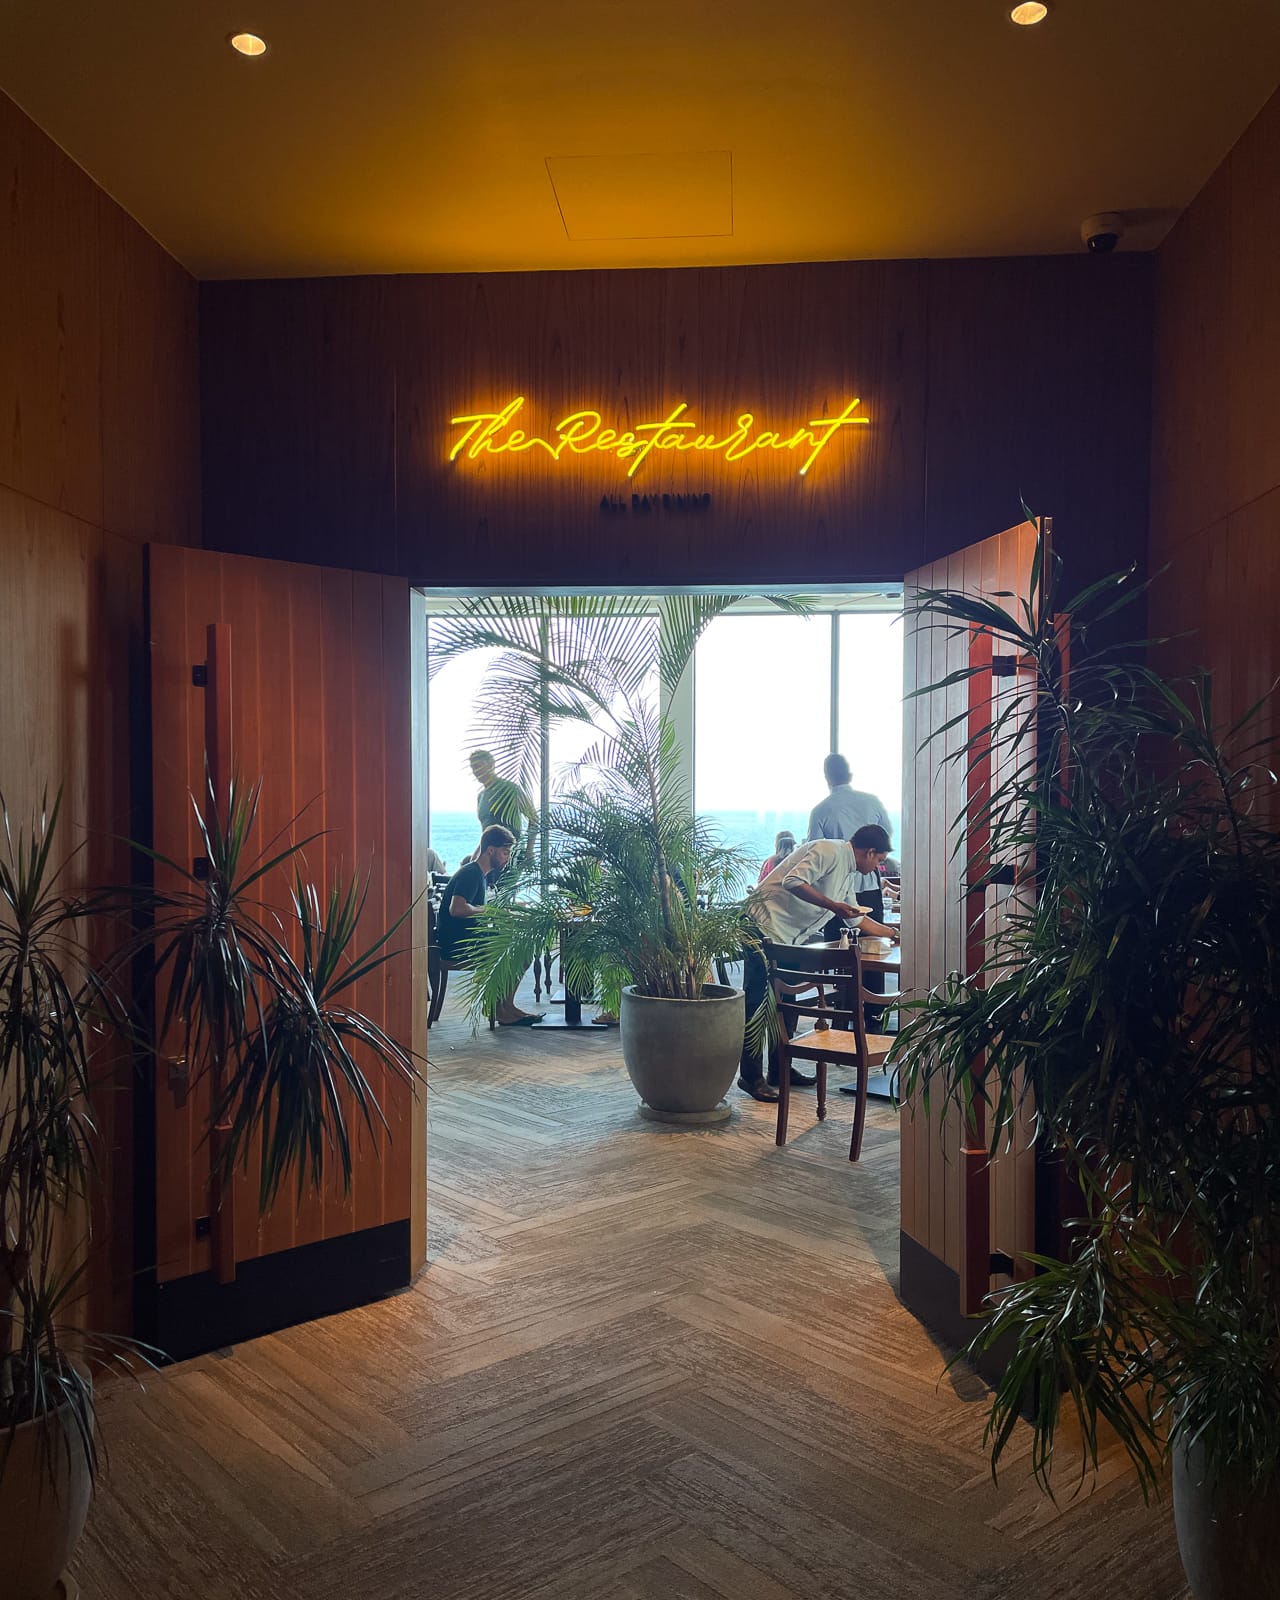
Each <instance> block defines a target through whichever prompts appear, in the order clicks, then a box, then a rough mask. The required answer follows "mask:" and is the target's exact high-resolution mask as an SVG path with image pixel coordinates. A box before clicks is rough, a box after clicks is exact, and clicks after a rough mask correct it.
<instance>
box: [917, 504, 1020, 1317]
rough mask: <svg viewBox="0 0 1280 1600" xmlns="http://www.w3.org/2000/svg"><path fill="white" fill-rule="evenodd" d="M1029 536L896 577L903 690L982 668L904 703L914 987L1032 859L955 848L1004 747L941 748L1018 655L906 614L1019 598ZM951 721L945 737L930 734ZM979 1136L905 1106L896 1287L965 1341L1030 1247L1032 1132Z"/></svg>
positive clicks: (993, 708)
mask: <svg viewBox="0 0 1280 1600" xmlns="http://www.w3.org/2000/svg"><path fill="white" fill-rule="evenodd" d="M1035 545H1036V528H1035V526H1034V525H1033V524H1032V523H1029V522H1025V523H1021V524H1019V525H1018V526H1017V527H1014V528H1009V529H1007V530H1006V531H1005V532H1003V533H998V534H996V535H994V536H993V537H992V538H990V539H984V540H983V541H982V542H981V543H980V544H976V545H972V546H970V547H969V548H968V549H966V550H961V551H958V552H957V553H956V554H955V555H952V556H949V557H947V558H946V559H945V560H942V561H937V562H934V563H932V564H931V565H930V566H927V567H922V568H920V569H919V570H918V571H916V572H912V573H909V574H908V575H907V578H906V585H905V588H906V594H905V601H906V604H907V607H908V615H907V634H906V640H905V647H904V678H905V685H904V686H905V690H906V693H907V694H908V695H910V694H911V693H912V692H913V691H915V690H916V689H918V688H922V687H924V686H926V685H928V684H931V683H939V682H941V681H942V680H943V679H944V678H946V677H947V676H948V675H949V674H950V673H952V672H955V671H957V670H959V669H961V668H964V667H968V666H976V667H978V668H979V669H980V671H979V674H978V676H976V677H974V678H971V679H970V680H969V681H968V682H960V683H957V684H952V685H950V686H949V687H947V688H946V689H943V690H939V691H938V692H936V693H934V694H931V695H922V696H921V697H920V698H918V699H907V700H906V701H905V703H904V710H905V727H904V737H903V755H904V760H905V764H906V771H905V776H904V782H903V808H902V863H903V897H902V987H903V990H904V991H910V992H912V993H914V994H917V995H920V994H927V993H928V992H929V991H930V990H931V989H933V988H935V987H936V986H937V985H938V984H940V983H941V982H942V981H943V980H944V978H945V977H946V975H947V973H948V972H955V971H962V972H971V971H975V970H976V968H977V965H978V963H979V962H980V961H981V959H982V938H983V933H984V930H985V931H991V930H992V929H993V926H994V925H995V923H996V922H997V921H998V919H999V918H1000V917H1001V916H1002V915H1003V913H1004V911H1005V909H1006V908H1007V905H1008V901H1009V897H1010V896H1012V895H1021V894H1025V893H1027V892H1029V891H1028V889H1027V887H1026V886H1025V884H1024V883H1023V882H1021V881H1020V882H1019V884H1018V885H1016V886H1015V885H1013V884H1011V883H1009V882H1008V881H1007V880H1008V879H1009V878H1010V877H1011V876H1013V875H1014V871H1013V869H1015V868H1016V869H1018V870H1017V876H1018V878H1019V879H1020V880H1022V879H1023V877H1024V873H1025V871H1026V869H1027V866H1028V864H1027V863H1007V862H1001V863H995V862H992V861H991V860H990V857H989V855H987V854H984V849H985V842H986V841H985V839H984V837H983V834H982V830H981V828H977V829H976V830H972V831H969V832H967V834H966V837H965V838H964V840H963V841H962V842H961V845H960V848H959V849H957V848H956V844H957V834H956V831H955V828H954V824H955V820H956V819H957V818H958V817H960V816H961V815H962V813H965V812H966V811H967V810H968V809H969V808H970V807H973V806H976V805H977V803H978V802H980V800H981V799H982V798H983V790H984V789H985V788H986V787H987V786H988V785H989V784H990V783H992V782H998V781H999V778H1000V774H999V772H998V771H997V770H994V765H995V763H996V762H998V761H999V760H1000V759H1001V757H1000V755H999V754H998V753H997V754H995V755H994V756H991V757H989V758H988V760H987V762H986V764H985V766H984V764H983V762H982V761H981V760H979V761H978V762H976V763H975V762H972V761H969V762H965V763H960V762H955V761H950V762H949V761H947V759H946V758H947V756H948V755H952V754H954V753H955V752H956V751H957V750H960V749H962V748H963V747H964V746H965V744H966V742H967V741H968V740H969V739H970V738H971V737H973V736H980V735H981V732H982V730H983V728H989V727H990V726H991V723H992V719H993V717H995V716H998V715H999V712H1000V709H1001V707H1002V704H1003V703H1004V702H1005V700H1006V698H1007V697H1008V696H1011V695H1018V696H1020V695H1025V694H1028V693H1030V692H1032V687H1031V685H1030V684H1029V683H1028V681H1027V679H1026V677H1025V675H1024V674H1023V673H1022V672H1021V670H1020V668H1021V664H1020V663H1019V662H1017V661H1016V660H1014V659H1013V658H1012V657H1002V656H1001V655H1000V647H999V644H998V642H997V644H996V645H995V652H994V656H993V649H992V641H991V639H990V638H989V637H983V636H981V635H977V634H973V633H970V634H969V635H967V636H966V634H965V633H964V632H963V631H961V632H953V631H952V630H950V629H947V628H943V627H939V626H937V625H936V624H934V625H932V626H931V625H930V619H924V620H923V621H921V622H917V621H916V620H914V619H913V618H912V617H911V615H910V610H909V608H910V602H911V595H912V593H913V591H918V590H920V589H958V590H964V591H966V592H968V593H971V594H977V595H994V594H997V593H1001V592H1004V593H1010V594H1012V595H1014V596H1017V597H1022V596H1024V595H1025V594H1026V593H1027V591H1028V587H1029V585H1030V580H1031V568H1032V561H1033V558H1034V555H1035ZM1002 603H1003V604H1004V605H1006V606H1010V605H1011V602H1009V601H1003V602H1002ZM966 713H967V714H966ZM948 723H950V724H951V726H950V727H949V728H948V730H947V732H946V733H945V734H942V735H940V736H939V737H938V738H936V739H932V740H931V739H930V737H929V736H930V734H931V733H932V732H933V730H934V729H940V728H943V727H944V726H945V725H946V724H948ZM1006 759H1007V757H1006ZM966 769H967V770H966ZM969 868H971V869H972V870H967V869H969ZM966 880H970V881H966ZM988 1138H989V1136H988V1131H987V1129H986V1127H985V1125H984V1124H983V1122H982V1121H981V1118H979V1119H978V1121H977V1122H976V1123H975V1124H974V1125H972V1126H970V1127H968V1128H964V1127H962V1125H961V1120H960V1116H959V1114H958V1113H957V1112H955V1111H952V1112H950V1113H949V1114H948V1115H947V1117H946V1118H945V1119H943V1118H941V1116H940V1108H939V1107H938V1106H937V1105H936V1104H935V1105H934V1106H933V1107H931V1109H930V1110H929V1111H928V1112H926V1111H925V1109H924V1107H923V1105H921V1104H919V1103H912V1104H909V1105H907V1106H904V1108H903V1112H902V1233H901V1268H902V1271H901V1285H900V1292H901V1295H902V1299H903V1301H904V1303H905V1304H906V1305H907V1306H908V1307H909V1308H910V1309H911V1310H912V1311H914V1312H915V1313H916V1315H917V1316H919V1317H920V1318H921V1320H922V1321H924V1322H926V1323H928V1324H929V1325H930V1326H931V1327H934V1328H936V1329H937V1330H938V1331H939V1332H940V1333H942V1334H943V1335H944V1336H946V1337H947V1338H948V1339H949V1340H950V1341H951V1342H952V1343H955V1344H960V1343H963V1342H964V1341H965V1340H967V1338H968V1337H969V1335H970V1333H971V1332H972V1327H971V1325H969V1326H967V1325H966V1319H968V1318H970V1317H973V1316H975V1315H977V1314H978V1313H979V1312H980V1310H981V1309H982V1304H983V1301H984V1300H985V1298H986V1296H987V1295H988V1293H989V1292H990V1290H991V1289H992V1288H993V1287H995V1286H996V1285H997V1284H999V1283H1000V1282H1007V1281H1008V1280H1009V1279H1010V1278H1011V1277H1025V1276H1028V1275H1029V1274H1030V1272H1031V1270H1032V1268H1031V1264H1030V1262H1029V1261H1028V1260H1027V1253H1028V1252H1029V1251H1034V1250H1035V1248H1036V1167H1035V1151H1034V1148H1033V1147H1032V1146H1031V1145H1030V1142H1029V1139H1028V1130H1027V1128H1026V1127H1025V1126H1021V1125H1020V1126H1019V1127H1017V1128H1016V1129H1015V1130H1014V1132H1013V1137H1012V1139H1011V1141H1010V1142H1009V1145H1008V1148H1007V1149H1002V1150H1001V1152H1000V1153H999V1154H998V1155H997V1157H996V1158H995V1159H994V1160H989V1159H988V1154H987V1150H988Z"/></svg>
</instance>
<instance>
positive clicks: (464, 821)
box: [430, 609, 902, 870]
mask: <svg viewBox="0 0 1280 1600" xmlns="http://www.w3.org/2000/svg"><path fill="white" fill-rule="evenodd" d="M495 653H496V652H494V651H488V650H483V651H476V652H474V653H472V654H470V655H467V656H462V657H459V658H458V659H456V660H454V661H452V662H450V663H449V664H448V666H446V667H444V668H443V669H442V670H441V671H440V672H439V673H438V674H437V675H436V676H435V677H434V678H433V679H432V681H431V698H430V804H431V819H430V828H431V843H432V845H433V846H434V848H435V849H436V850H437V851H439V853H440V854H441V855H442V856H443V857H444V858H445V861H446V862H447V864H448V866H449V868H450V870H452V869H453V868H455V867H456V866H457V865H458V862H459V861H460V859H461V857H462V856H463V855H464V854H466V853H468V852H469V851H471V850H473V849H474V848H475V845H476V841H477V838H478V835H479V826H478V823H477V821H476V813H475V804H476V790H477V785H476V782H475V780H474V778H473V777H472V775H471V772H470V769H469V767H468V765H467V757H468V755H469V753H470V752H471V750H472V749H473V748H475V746H476V745H480V744H483V743H484V742H485V740H484V732H483V728H482V727H481V725H480V723H479V720H478V717H477V706H478V702H479V691H480V685H481V682H482V680H483V678H484V675H485V672H486V670H487V668H488V666H489V664H490V662H491V661H492V659H493V657H494V655H495ZM833 667H834V671H833ZM693 681H694V692H693V695H692V697H691V698H692V702H693V703H692V708H691V709H692V714H693V727H692V730H690V729H689V728H687V727H686V726H684V725H683V723H684V722H685V721H687V718H688V714H689V711H688V709H687V702H686V709H684V710H683V711H680V710H679V708H678V707H679V702H677V709H676V710H675V711H674V713H673V714H674V715H675V716H676V718H677V731H678V733H679V735H680V736H681V738H682V739H683V741H684V742H685V744H686V745H688V744H691V745H692V750H693V786H694V805H695V806H696V808H697V810H698V811H699V812H700V813H701V814H703V815H704V816H708V817H710V818H711V819H712V820H713V821H714V822H716V823H717V824H718V826H719V829H720V832H721V835H722V837H723V839H724V842H725V843H726V844H732V845H736V846H738V847H739V848H742V849H744V850H746V851H748V852H749V853H750V854H751V855H752V856H754V857H756V858H757V859H758V860H760V861H764V860H765V858H766V857H767V856H769V855H771V854H772V852H773V845H774V837H775V835H776V834H777V833H778V831H779V830H781V829H784V828H786V829H790V830H791V832H793V833H794V834H795V837H796V839H797V840H800V841H802V840H803V839H804V837H805V834H806V832H807V830H808V823H809V812H810V810H811V809H812V807H813V806H814V805H816V804H817V802H818V801H819V800H820V799H822V797H823V796H824V795H825V793H826V784H825V782H824V779H823V775H822V762H823V758H824V757H825V756H827V755H828V754H829V753H830V752H831V750H832V748H833V738H832V732H833V729H834V730H835V734H836V737H835V740H834V748H836V749H838V750H840V751H841V753H842V754H843V755H845V756H846V757H847V759H848V761H849V765H850V768H851V771H852V781H853V785H854V787H855V788H857V789H866V790H869V791H870V792H871V793H872V794H874V795H876V796H877V797H878V798H879V799H880V800H881V801H882V802H883V803H884V807H885V810H886V811H887V812H888V813H889V816H890V818H891V819H892V823H893V838H894V844H895V845H896V844H897V843H898V839H899V836H900V833H901V821H902V625H901V615H900V613H896V612H873V611H847V612H839V611H832V610H829V609H826V610H820V611H815V612H814V613H813V614H812V615H810V616H806V617H793V616H789V615H786V614H784V613H782V612H779V611H777V610H772V609H770V610H765V611H754V612H750V613H745V614H734V615H731V616H724V617H719V618H717V620H716V621H715V622H713V623H712V624H711V625H710V627H709V628H708V629H707V631H706V632H705V634H704V635H703V637H702V639H701V640H700V642H699V644H698V649H697V654H696V657H695V661H694V679H693ZM647 687H648V688H649V691H650V693H651V694H652V696H653V697H654V699H655V700H656V696H657V685H656V683H654V684H652V685H649V686H647ZM833 692H834V695H835V703H834V706H833V703H832V695H833ZM690 733H692V737H691V738H690ZM594 737H595V735H594V734H593V733H592V731H591V730H589V729H587V728H585V727H581V726H563V725H562V726H560V727H558V728H555V729H553V730H552V732H551V738H550V748H549V750H548V752H547V760H546V763H545V769H546V770H545V772H544V774H543V775H542V782H541V783H540V784H533V785H530V788H531V798H532V799H533V801H534V803H535V804H537V805H541V803H542V801H543V800H544V799H545V798H546V797H547V796H548V795H549V796H550V797H551V798H553V799H554V797H555V796H556V794H557V793H558V792H563V790H564V788H565V787H567V786H568V785H569V784H570V783H571V782H572V771H571V764H572V763H573V762H574V761H575V760H577V758H578V757H579V756H581V755H582V753H583V752H584V751H585V750H586V749H587V747H588V746H589V745H590V744H591V743H592V742H593V740H594Z"/></svg>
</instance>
